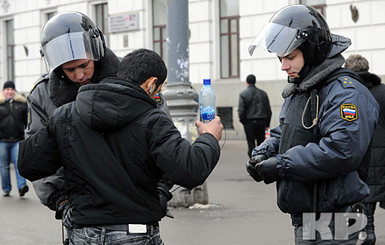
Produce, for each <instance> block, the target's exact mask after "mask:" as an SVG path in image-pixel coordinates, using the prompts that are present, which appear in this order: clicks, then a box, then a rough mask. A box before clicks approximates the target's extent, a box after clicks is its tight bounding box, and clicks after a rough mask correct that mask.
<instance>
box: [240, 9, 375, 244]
mask: <svg viewBox="0 0 385 245" xmlns="http://www.w3.org/2000/svg"><path fill="white" fill-rule="evenodd" d="M350 43H351V42H350V39H348V38H346V37H343V36H338V35H335V34H331V33H330V30H329V27H328V25H327V23H326V21H325V19H324V17H323V16H322V15H321V14H320V12H319V11H317V10H316V9H314V8H313V7H310V6H306V5H289V6H286V7H284V8H282V9H281V10H279V11H278V12H276V13H275V14H274V15H273V17H272V18H271V19H270V21H269V23H268V24H267V25H265V27H264V28H263V30H261V32H260V34H259V35H258V36H257V37H256V39H255V41H254V42H253V44H252V45H251V46H250V47H249V52H250V53H251V54H252V53H253V51H254V49H255V47H256V46H259V47H265V48H266V49H267V50H268V51H269V52H272V53H275V54H276V55H277V57H278V59H279V60H280V62H281V70H282V71H285V72H286V73H287V75H288V83H289V84H288V85H287V86H286V87H285V88H284V90H283V92H282V96H283V98H284V99H285V101H284V104H283V106H282V109H281V113H280V120H279V121H280V125H279V126H278V127H276V128H274V129H272V130H271V137H270V138H269V139H267V140H265V141H264V142H263V143H262V144H261V145H260V146H258V147H257V148H256V149H255V151H254V152H253V156H252V160H250V161H249V162H248V163H247V164H246V168H247V171H248V173H249V174H250V176H251V177H252V178H254V180H256V181H257V182H260V181H264V182H265V183H266V184H270V183H273V182H276V185H277V204H278V207H279V208H280V209H281V211H282V212H284V213H289V214H290V216H291V219H292V224H293V226H294V232H295V244H356V242H357V240H358V234H359V232H360V230H352V231H351V232H350V233H348V232H347V230H344V229H342V228H341V227H335V226H337V225H338V224H342V225H343V226H346V222H342V223H341V222H337V221H335V219H336V217H339V216H336V213H343V214H348V213H352V212H353V211H354V210H353V209H352V208H351V207H352V206H353V205H354V204H356V203H358V202H361V201H362V200H363V199H364V198H365V197H367V196H368V194H369V188H368V186H367V184H365V179H366V178H367V176H366V174H365V173H366V169H365V163H366V162H367V158H368V156H369V151H368V149H369V144H370V141H371V139H372V135H373V131H374V128H375V124H376V121H377V118H378V114H379V105H378V103H377V102H376V100H375V99H374V97H373V96H372V95H371V93H370V92H369V90H368V89H367V88H366V87H365V86H364V85H362V84H361V83H360V82H359V80H360V79H361V78H360V77H359V76H358V75H357V74H356V73H355V72H354V71H352V70H349V69H343V68H341V66H342V65H343V64H344V62H345V59H344V58H343V56H342V55H341V53H342V52H343V51H344V50H345V49H347V48H348V47H349V46H350ZM309 213H312V214H314V216H315V217H317V219H318V218H320V217H323V218H324V220H323V221H324V223H323V224H325V223H326V225H324V226H322V225H321V226H322V228H325V229H323V230H322V232H313V233H312V232H311V231H315V230H316V223H315V220H313V223H312V220H311V218H309V217H313V216H309V215H308V214H309ZM326 213H327V214H326ZM329 214H330V215H331V216H328V215H329ZM325 215H326V216H328V217H330V219H326V218H325V217H326V216H325ZM355 217H356V216H355ZM357 217H358V216H357ZM360 217H361V216H360ZM320 222H322V221H320ZM320 222H319V223H318V224H320ZM357 225H358V226H359V224H358V223H357ZM356 228H357V227H356ZM360 228H364V227H358V229H360Z"/></svg>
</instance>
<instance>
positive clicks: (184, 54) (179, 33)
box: [163, 0, 208, 207]
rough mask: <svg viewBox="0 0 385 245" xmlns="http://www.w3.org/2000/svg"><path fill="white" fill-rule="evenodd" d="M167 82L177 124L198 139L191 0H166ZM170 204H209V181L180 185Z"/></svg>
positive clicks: (166, 94)
mask: <svg viewBox="0 0 385 245" xmlns="http://www.w3.org/2000/svg"><path fill="white" fill-rule="evenodd" d="M167 36H168V38H167V44H168V45H167V52H168V82H167V90H166V91H164V93H163V95H164V97H165V98H166V101H167V105H168V108H169V110H170V113H171V117H172V119H173V121H174V124H175V126H176V127H177V128H178V130H179V131H180V133H181V134H182V137H183V138H185V139H187V140H189V141H190V142H193V141H195V139H196V138H197V137H198V132H197V130H196V127H195V120H196V119H197V111H198V94H197V92H196V91H195V90H194V88H193V87H192V86H191V83H190V79H189V43H188V38H189V29H188V0H168V1H167ZM173 195H174V196H173V198H172V199H171V200H170V202H169V205H170V206H176V207H186V206H191V205H193V204H195V203H201V204H207V203H208V194H207V185H206V183H204V184H203V185H201V186H198V187H196V188H194V189H193V190H188V189H185V188H179V189H177V190H176V191H175V192H174V193H173Z"/></svg>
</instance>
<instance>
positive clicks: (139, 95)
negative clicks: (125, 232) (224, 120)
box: [18, 78, 220, 227]
mask: <svg viewBox="0 0 385 245" xmlns="http://www.w3.org/2000/svg"><path fill="white" fill-rule="evenodd" d="M20 151H21V152H22V154H21V155H20V156H22V158H21V159H20V158H19V162H18V168H19V171H20V174H21V175H23V176H24V177H26V178H27V179H29V180H36V179H40V178H42V177H45V176H48V175H50V174H53V173H55V171H56V170H57V169H58V168H60V167H61V163H62V164H63V166H64V169H65V178H66V181H67V180H68V182H67V183H68V185H66V188H68V191H69V193H70V202H71V205H72V207H73V217H74V219H73V222H74V226H75V227H82V226H93V225H107V224H127V223H131V224H135V223H139V224H143V223H144V224H149V223H154V222H157V221H159V220H160V219H161V208H160V203H159V198H158V193H157V182H158V181H159V180H160V178H161V177H162V176H164V177H165V178H166V179H169V180H171V181H173V182H174V183H175V184H179V185H181V186H184V187H187V188H193V187H195V186H197V185H200V184H202V183H203V182H204V181H205V179H206V178H207V177H208V175H209V174H210V173H211V171H212V170H213V168H214V167H215V165H216V163H217V161H218V159H219V154H220V148H219V144H218V141H217V140H216V139H215V137H214V136H213V135H211V134H209V133H206V134H203V135H202V136H200V137H198V138H197V140H196V141H195V142H194V143H193V144H192V145H191V144H190V142H189V141H187V140H185V139H183V138H182V137H181V135H180V133H179V131H178V130H177V128H176V127H175V126H174V124H173V122H172V121H171V120H170V119H169V117H168V116H167V115H166V114H165V113H164V112H162V111H161V110H159V109H157V108H156V104H155V102H154V101H153V100H152V99H151V98H150V97H149V96H148V95H147V94H146V93H145V91H144V90H143V89H142V88H140V87H139V86H138V85H136V84H134V83H132V82H129V81H126V80H122V79H119V78H108V79H105V80H103V81H102V82H100V83H99V84H90V85H85V86H82V87H81V88H80V89H79V94H78V96H77V99H76V102H74V103H69V104H66V105H64V106H62V107H60V108H59V109H57V110H56V112H55V114H54V115H53V116H52V117H51V118H50V122H49V125H48V127H45V128H43V129H41V130H40V131H39V132H38V133H37V134H35V135H33V136H32V137H30V138H29V139H28V140H25V141H23V143H22V144H21V147H20ZM58 152H59V153H58ZM59 158H60V160H61V161H58V159H59Z"/></svg>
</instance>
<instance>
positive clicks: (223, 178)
mask: <svg viewBox="0 0 385 245" xmlns="http://www.w3.org/2000/svg"><path fill="white" fill-rule="evenodd" d="M222 143H223V142H221V145H222ZM246 151H247V146H246V141H227V142H226V143H225V145H224V147H223V149H222V155H221V159H220V161H219V163H218V166H217V167H216V168H215V169H214V171H213V173H212V174H211V175H210V177H209V179H208V180H207V185H208V192H209V204H210V205H208V206H210V207H211V208H208V209H203V208H191V209H172V210H171V212H172V213H173V215H174V216H175V219H170V218H164V219H163V220H162V221H161V224H160V226H161V227H160V230H161V236H162V238H163V241H164V243H165V244H166V245H248V244H262V245H287V244H294V242H293V241H294V234H293V228H292V226H291V222H290V217H289V215H287V214H283V213H282V212H281V211H280V210H279V209H278V207H277V205H276V190H275V185H274V184H271V185H265V184H263V183H256V182H255V181H254V180H253V179H252V178H250V177H249V176H248V174H247V172H246V170H245V163H246V161H247V154H246ZM11 176H12V184H13V185H14V184H15V183H16V182H15V179H14V178H15V177H14V172H13V169H12V172H11ZM28 185H29V186H30V189H31V190H30V192H28V193H27V194H26V196H25V197H24V198H19V195H18V192H17V190H15V189H13V190H12V192H11V197H7V198H5V197H2V196H0V220H1V222H0V245H32V244H33V245H35V244H39V245H53V244H55V245H56V244H60V242H61V222H60V221H57V220H55V219H54V212H52V211H50V210H49V209H48V208H46V207H45V206H43V205H42V204H40V202H39V200H38V198H37V197H36V195H35V193H34V191H33V188H32V185H31V183H30V182H29V183H28ZM13 187H14V186H13ZM375 224H376V234H377V243H376V244H377V245H385V210H384V209H381V208H377V211H376V214H375Z"/></svg>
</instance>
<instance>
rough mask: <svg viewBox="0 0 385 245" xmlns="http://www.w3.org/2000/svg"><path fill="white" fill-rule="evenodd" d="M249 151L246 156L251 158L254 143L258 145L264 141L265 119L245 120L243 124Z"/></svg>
mask: <svg viewBox="0 0 385 245" xmlns="http://www.w3.org/2000/svg"><path fill="white" fill-rule="evenodd" d="M243 127H244V129H245V134H246V140H247V145H248V147H249V150H248V152H247V154H248V155H249V158H251V152H252V151H253V149H254V148H255V141H257V145H260V144H261V143H262V142H263V141H264V140H265V127H266V122H265V119H254V120H246V121H245V123H244V124H243Z"/></svg>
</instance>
